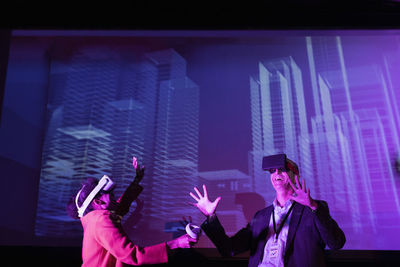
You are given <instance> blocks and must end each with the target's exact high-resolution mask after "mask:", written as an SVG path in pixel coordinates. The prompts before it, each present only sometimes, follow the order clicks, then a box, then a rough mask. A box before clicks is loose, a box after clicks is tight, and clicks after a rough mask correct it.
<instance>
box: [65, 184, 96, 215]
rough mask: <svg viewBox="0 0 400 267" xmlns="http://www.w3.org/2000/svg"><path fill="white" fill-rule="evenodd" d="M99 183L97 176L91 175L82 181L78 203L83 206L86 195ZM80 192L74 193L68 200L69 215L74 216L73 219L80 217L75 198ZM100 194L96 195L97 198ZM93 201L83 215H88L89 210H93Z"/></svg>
mask: <svg viewBox="0 0 400 267" xmlns="http://www.w3.org/2000/svg"><path fill="white" fill-rule="evenodd" d="M98 183H99V180H98V179H96V178H92V177H89V178H87V179H86V181H85V182H84V183H82V187H81V188H82V191H81V193H80V194H79V197H78V205H79V206H81V205H82V204H83V202H84V201H85V199H86V197H87V196H88V195H89V194H90V192H92V191H93V189H94V188H95V187H96V186H97V184H98ZM77 194H78V192H77V193H76V194H75V195H73V196H72V197H71V198H70V200H69V201H68V204H67V213H68V215H69V216H70V217H71V218H73V219H79V216H78V207H77V206H76V204H75V198H76V195H77ZM98 196H99V194H98V195H97V196H96V198H97V197H98ZM92 210H93V208H92V203H90V205H89V206H88V207H87V209H86V211H85V212H84V213H83V215H86V214H87V213H88V212H90V211H92Z"/></svg>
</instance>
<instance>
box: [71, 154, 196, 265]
mask: <svg viewBox="0 0 400 267" xmlns="http://www.w3.org/2000/svg"><path fill="white" fill-rule="evenodd" d="M133 165H134V167H135V169H136V177H135V179H134V181H133V182H132V183H131V184H130V185H129V186H128V188H127V189H126V191H125V192H124V194H123V195H122V197H121V198H120V199H119V200H118V201H116V200H115V198H114V195H113V189H114V183H113V181H112V180H111V179H110V178H109V177H108V176H106V175H105V176H103V178H102V179H100V181H98V180H97V179H94V178H88V179H87V180H86V182H85V183H84V184H83V187H82V189H81V190H80V191H79V192H78V194H77V195H76V196H74V197H73V198H72V199H71V200H70V202H69V204H68V206H67V211H68V214H69V215H70V216H71V217H73V218H76V219H78V218H80V220H81V223H82V226H83V244H82V260H83V263H82V266H84V267H103V266H104V267H106V266H107V267H114V266H115V267H122V266H127V265H143V264H159V263H165V262H168V255H169V254H170V253H171V252H172V251H173V250H175V249H178V248H190V247H191V246H192V245H193V244H194V243H196V242H197V240H196V239H194V238H191V237H190V236H189V235H187V234H185V235H182V236H180V237H178V238H176V239H174V240H171V241H168V242H166V243H161V244H157V245H154V246H148V247H139V246H138V245H136V244H134V243H133V242H132V241H131V240H130V239H129V237H128V236H127V234H126V233H125V232H124V230H123V229H122V226H121V219H122V216H123V215H125V214H126V213H127V212H128V210H129V207H130V205H131V203H132V201H134V200H135V199H136V198H137V196H138V195H139V194H140V192H141V191H142V189H143V187H142V186H140V185H139V182H140V181H141V180H142V178H143V176H144V167H142V168H140V166H139V165H138V164H137V160H136V158H133Z"/></svg>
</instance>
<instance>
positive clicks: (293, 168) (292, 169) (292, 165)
mask: <svg viewBox="0 0 400 267" xmlns="http://www.w3.org/2000/svg"><path fill="white" fill-rule="evenodd" d="M286 165H287V166H288V169H289V172H288V175H289V178H290V180H292V182H295V175H296V174H297V176H299V175H300V174H299V166H297V164H296V162H294V161H293V160H291V159H289V158H286Z"/></svg>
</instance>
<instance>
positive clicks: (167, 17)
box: [1, 0, 400, 30]
mask: <svg viewBox="0 0 400 267" xmlns="http://www.w3.org/2000/svg"><path fill="white" fill-rule="evenodd" d="M83 2H84V1H81V2H77V3H74V2H68V3H63V2H57V1H54V2H51V3H47V4H38V3H37V2H33V3H23V2H22V1H16V3H15V2H14V3H13V4H12V5H11V6H3V7H2V11H3V13H4V14H7V15H9V16H2V18H1V26H2V28H11V29H133V30H134V29H327V28H329V29H332V28H341V29H343V28H350V29H353V28H359V29H360V28H362V29H372V28H373V29H376V28H385V29H386V28H399V27H400V0H398V1H387V0H385V1H383V0H381V1H377V0H374V1H372V0H363V1H359V0H347V1H344V0H337V1H323V0H320V1H313V0H309V1H306V0H297V1H296V0H286V1H285V0H280V1H279V0H277V1H276V2H274V1H271V0H258V1H256V0H247V1H225V0H214V1H208V0H204V1H186V2H182V3H177V2H176V1H175V2H173V1H166V0H164V1H154V0H147V1H130V2H128V1H125V2H124V3H120V2H112V1H108V2H102V1H98V2H94V1H93V2H89V3H86V2H85V3H86V4H83ZM2 5H4V4H2Z"/></svg>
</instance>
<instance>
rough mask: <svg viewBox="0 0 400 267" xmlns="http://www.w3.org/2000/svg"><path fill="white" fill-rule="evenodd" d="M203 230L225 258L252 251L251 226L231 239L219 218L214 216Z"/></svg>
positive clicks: (203, 225)
mask: <svg viewBox="0 0 400 267" xmlns="http://www.w3.org/2000/svg"><path fill="white" fill-rule="evenodd" d="M201 228H202V229H203V230H204V232H205V233H206V235H207V236H208V237H209V238H210V240H211V241H212V242H213V244H214V245H215V247H216V248H217V249H218V251H219V253H220V254H221V255H222V256H224V257H232V256H234V255H236V254H239V253H242V252H244V251H247V250H249V249H250V242H251V230H250V226H249V225H247V227H245V228H242V229H241V230H240V231H239V232H237V233H236V234H235V235H234V236H232V237H229V236H227V235H226V233H225V229H224V228H223V227H222V225H221V223H220V221H219V220H218V217H217V216H216V215H214V216H211V217H210V218H208V219H207V220H206V221H204V222H203V224H202V225H201Z"/></svg>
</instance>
